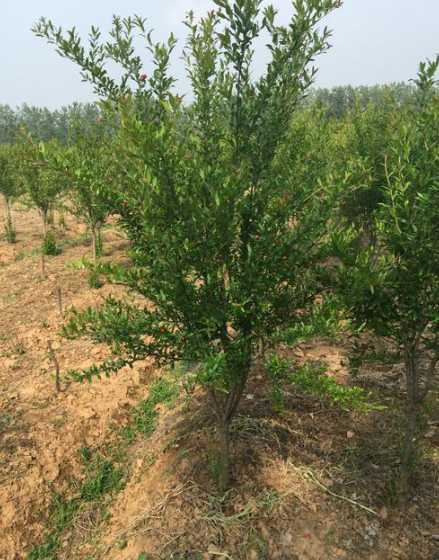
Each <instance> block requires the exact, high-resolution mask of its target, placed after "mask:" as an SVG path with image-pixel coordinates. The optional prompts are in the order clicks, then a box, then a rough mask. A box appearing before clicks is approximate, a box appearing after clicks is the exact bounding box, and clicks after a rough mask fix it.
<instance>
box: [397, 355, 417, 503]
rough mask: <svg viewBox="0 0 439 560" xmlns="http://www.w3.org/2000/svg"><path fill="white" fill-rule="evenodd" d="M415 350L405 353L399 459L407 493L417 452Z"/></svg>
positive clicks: (403, 487)
mask: <svg viewBox="0 0 439 560" xmlns="http://www.w3.org/2000/svg"><path fill="white" fill-rule="evenodd" d="M416 354H417V350H416V348H415V347H409V348H407V349H406V351H405V374H406V387H407V409H406V432H405V436H404V443H403V448H402V457H401V468H402V471H401V487H402V491H403V492H404V493H407V492H408V490H409V487H410V482H411V477H412V475H413V470H414V467H415V464H416V459H417V454H418V451H419V420H420V418H419V416H420V404H421V403H420V398H419V378H418V363H417V355H416Z"/></svg>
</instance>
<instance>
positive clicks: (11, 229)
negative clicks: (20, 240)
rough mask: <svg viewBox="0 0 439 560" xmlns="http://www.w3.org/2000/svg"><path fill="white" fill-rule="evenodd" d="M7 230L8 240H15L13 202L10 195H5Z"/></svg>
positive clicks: (11, 241) (12, 241)
mask: <svg viewBox="0 0 439 560" xmlns="http://www.w3.org/2000/svg"><path fill="white" fill-rule="evenodd" d="M4 198H5V232H6V240H7V241H8V242H9V243H14V242H15V231H14V224H13V222H12V213H11V202H10V199H9V197H7V196H5V197H4Z"/></svg>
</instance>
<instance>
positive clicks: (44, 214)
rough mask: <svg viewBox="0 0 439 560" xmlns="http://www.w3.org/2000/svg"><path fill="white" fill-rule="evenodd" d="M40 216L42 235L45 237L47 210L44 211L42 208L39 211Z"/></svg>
mask: <svg viewBox="0 0 439 560" xmlns="http://www.w3.org/2000/svg"><path fill="white" fill-rule="evenodd" d="M41 218H42V220H43V237H44V239H46V236H47V223H48V221H47V210H46V211H44V210H42V211H41Z"/></svg>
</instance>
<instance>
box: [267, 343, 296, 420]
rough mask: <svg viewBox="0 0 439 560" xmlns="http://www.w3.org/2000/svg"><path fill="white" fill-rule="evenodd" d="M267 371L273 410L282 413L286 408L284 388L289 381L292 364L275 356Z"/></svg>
mask: <svg viewBox="0 0 439 560" xmlns="http://www.w3.org/2000/svg"><path fill="white" fill-rule="evenodd" d="M265 370H266V372H267V376H268V379H269V381H270V384H271V391H270V398H271V402H272V404H273V408H274V410H276V412H282V411H283V410H284V407H285V402H284V390H283V387H284V385H285V383H286V381H287V380H288V375H289V370H290V364H289V362H288V361H287V360H285V359H283V358H281V357H279V356H278V355H276V354H275V355H273V356H271V357H270V359H269V360H268V361H267V363H266V367H265Z"/></svg>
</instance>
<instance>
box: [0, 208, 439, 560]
mask: <svg viewBox="0 0 439 560" xmlns="http://www.w3.org/2000/svg"><path fill="white" fill-rule="evenodd" d="M15 220H16V223H17V229H18V242H17V243H16V244H15V245H13V246H8V245H7V244H6V243H5V242H4V241H0V560H13V559H14V560H16V559H22V558H23V559H24V558H29V559H31V560H56V559H59V560H64V559H65V560H67V559H68V560H76V559H78V560H139V559H141V560H147V559H149V558H151V559H171V558H174V559H177V558H178V559H181V560H183V559H212V560H213V559H233V560H235V559H236V560H239V559H243V560H244V559H246V560H247V559H249V560H253V559H254V560H257V559H284V560H305V559H308V560H336V559H346V560H357V559H359V560H361V559H369V560H438V559H439V542H438V540H439V514H438V504H439V501H438V496H439V490H438V478H439V475H438V464H439V457H438V456H439V450H438V446H439V435H438V422H437V421H438V415H437V410H436V411H435V410H434V409H433V408H432V411H431V419H430V426H429V430H428V434H427V436H428V437H427V444H426V448H425V456H424V459H423V461H422V462H421V464H420V467H419V476H418V481H417V485H416V488H415V492H414V494H413V496H412V497H411V498H410V499H409V500H408V501H407V502H406V503H404V504H403V505H400V504H398V501H397V498H396V480H397V479H396V474H395V473H396V472H397V470H398V454H397V445H398V438H399V437H400V430H399V429H398V425H399V424H398V418H399V416H398V412H397V411H398V408H399V405H400V402H401V383H400V375H399V374H400V365H399V364H387V365H385V366H382V365H378V364H375V365H374V364H370V365H369V366H368V368H367V369H366V370H365V371H362V372H360V376H359V378H358V382H359V383H362V384H363V385H365V386H367V387H369V388H370V389H371V390H373V391H374V395H375V397H376V398H378V399H380V400H382V401H383V402H385V403H386V404H387V405H388V409H387V410H385V411H380V412H372V413H368V414H363V413H358V412H357V413H352V412H344V411H341V410H338V409H337V408H335V407H330V406H328V405H327V404H325V403H322V402H321V401H319V400H317V399H315V398H311V397H307V396H304V395H301V394H298V393H297V392H295V391H294V390H293V389H292V390H291V391H290V392H289V393H288V396H287V401H286V406H285V410H284V411H283V412H282V413H276V412H275V411H274V410H273V407H272V405H271V403H270V400H269V399H268V398H267V390H266V389H267V388H266V387H265V385H264V377H263V375H262V373H263V372H262V370H261V368H260V366H258V365H256V366H255V371H254V375H253V380H252V383H251V384H250V386H249V388H248V392H247V394H246V395H245V396H244V399H243V403H242V406H241V408H240V412H239V416H238V417H237V418H236V420H235V423H234V429H233V438H232V440H233V456H234V471H233V488H232V490H231V491H230V492H229V494H228V496H227V497H226V499H224V500H223V499H221V498H219V497H218V496H217V495H216V493H215V482H214V480H215V468H216V467H217V459H216V456H215V449H214V446H213V443H212V441H213V425H212V415H211V411H210V409H209V407H208V405H207V403H206V400H205V398H204V395H203V394H202V393H201V392H198V391H195V392H194V393H190V392H189V391H185V390H184V388H183V387H181V374H177V373H175V375H174V377H175V379H176V380H175V381H174V383H175V385H176V386H178V387H179V389H180V396H179V397H176V398H175V399H174V400H172V402H171V403H169V402H168V404H158V405H157V406H156V409H155V410H154V415H155V416H154V418H155V424H154V427H155V430H154V429H151V430H144V433H139V432H135V431H134V432H131V436H129V437H127V435H126V434H127V433H128V432H127V430H128V431H129V427H130V422H132V421H133V418H134V419H135V418H136V416H135V413H133V410H135V408H134V407H136V406H137V405H138V403H139V402H141V401H142V400H143V401H144V400H145V399H148V394H149V390H150V387H151V383H153V382H154V380H156V379H157V378H158V377H159V376H160V374H164V372H158V371H156V370H155V369H154V367H153V366H152V365H151V364H148V363H142V364H139V365H138V366H137V367H136V368H134V369H133V370H131V371H126V372H125V371H124V372H121V373H120V374H119V375H117V376H113V377H112V378H111V379H104V380H102V381H96V382H94V383H93V384H91V385H89V384H84V385H81V384H76V383H71V384H67V383H66V382H65V381H64V380H62V388H63V390H62V392H61V393H59V394H57V393H56V391H55V385H54V373H53V372H54V367H53V363H52V361H51V359H50V357H49V355H48V351H47V348H48V342H49V341H51V342H52V344H53V348H54V351H55V354H56V356H57V359H58V361H59V364H60V367H61V371H62V373H63V372H65V371H67V370H68V369H69V368H72V367H81V366H86V365H89V364H91V363H93V361H96V360H99V359H100V358H102V357H103V356H104V355H105V349H103V348H100V347H98V346H96V345H93V344H91V343H90V342H87V341H83V340H81V341H67V340H64V339H62V338H61V337H60V336H59V334H58V333H59V328H60V327H61V325H62V323H63V318H62V316H61V315H60V312H59V308H58V300H57V290H58V287H60V288H61V292H62V300H63V306H64V307H69V306H71V305H74V306H78V307H84V306H87V305H92V304H96V303H98V302H99V301H100V300H101V299H102V297H103V296H105V295H107V294H109V293H114V292H118V291H119V293H120V290H118V289H116V288H114V287H109V286H104V287H103V288H101V289H99V290H97V289H91V288H90V287H89V286H88V282H87V274H88V273H87V271H86V270H82V269H78V267H75V266H74V264H75V263H77V262H78V260H79V259H80V258H81V257H83V256H84V255H87V254H88V253H89V251H90V247H89V246H88V245H87V243H86V239H85V237H84V235H83V228H81V227H80V226H79V225H77V224H75V223H74V222H73V221H72V220H68V226H69V229H68V231H65V232H64V233H60V235H61V238H62V244H63V252H62V254H60V255H59V256H56V257H48V259H47V272H48V275H47V278H45V279H42V278H41V277H40V273H39V256H38V254H37V250H38V246H39V243H40V236H39V232H40V226H39V220H38V216H37V215H36V214H34V213H32V212H28V211H24V210H18V211H16V212H15ZM124 245H125V242H124V240H123V239H122V238H121V236H120V235H119V234H118V233H117V231H116V230H115V229H110V228H109V229H106V230H105V233H104V252H105V255H106V258H107V257H110V256H111V257H117V256H120V255H122V254H123V248H124ZM348 350H349V344H348V343H347V342H346V341H344V340H342V341H338V342H334V341H324V340H316V341H313V342H312V343H309V344H306V345H302V346H301V347H300V348H296V349H294V350H292V349H288V348H284V349H283V352H284V354H286V355H293V354H294V357H295V359H296V360H299V361H309V360H313V361H316V360H319V361H322V360H323V361H325V362H326V363H327V364H328V371H329V373H330V374H331V375H334V376H336V377H337V378H338V379H339V380H340V381H341V382H347V381H348V380H349V379H350V377H349V376H348V371H347V363H348V360H347V352H348ZM165 373H166V375H167V376H168V377H170V378H171V379H172V375H171V374H170V372H165ZM384 381H385V383H384ZM383 387H385V388H383ZM124 429H125V432H123V430H124ZM123 433H125V435H121V434H123ZM81 450H82V451H81ZM96 453H98V454H100V456H104V457H107V458H108V457H109V458H110V459H111V461H112V462H111V464H110V463H108V464H110V467H108V464H106V465H107V467H108V469H107V470H105V469H104V471H105V472H104V471H99V472H100V473H101V475H102V473H104V474H103V475H102V476H101V478H100V479H99V480H97V479H96V478H95V479H93V481H94V483H96V485H95V486H94V487H93V488H94V489H93V488H92V490H90V485H89V486H87V488H88V489H89V490H90V491H89V493H88V494H87V492H85V491H84V479H86V477H87V474H86V470H84V457H85V459H87V460H88V459H89V458H90V456H91V455H92V454H96ZM107 467H105V468H107ZM112 469H113V470H112ZM114 469H115V470H114ZM115 472H116V473H118V474H117V476H116V477H115V478H116V482H114V480H113V483H112V484H111V483H110V482H111V480H112V478H111V477H112V474H114V473H115ZM96 480H97V482H96ZM108 481H110V482H108ZM107 482H108V485H107ZM106 485H107V486H108V488H107V486H106ZM96 488H98V490H96ZM60 504H61V505H62V504H64V505H62V507H61V506H60ZM72 504H74V506H72ZM70 506H72V508H73V509H69V508H70ZM60 512H61V513H60ZM69 512H70V513H69ZM54 534H55V537H53V535H54ZM51 535H52V541H51V540H50V539H51ZM44 547H46V548H44Z"/></svg>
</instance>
